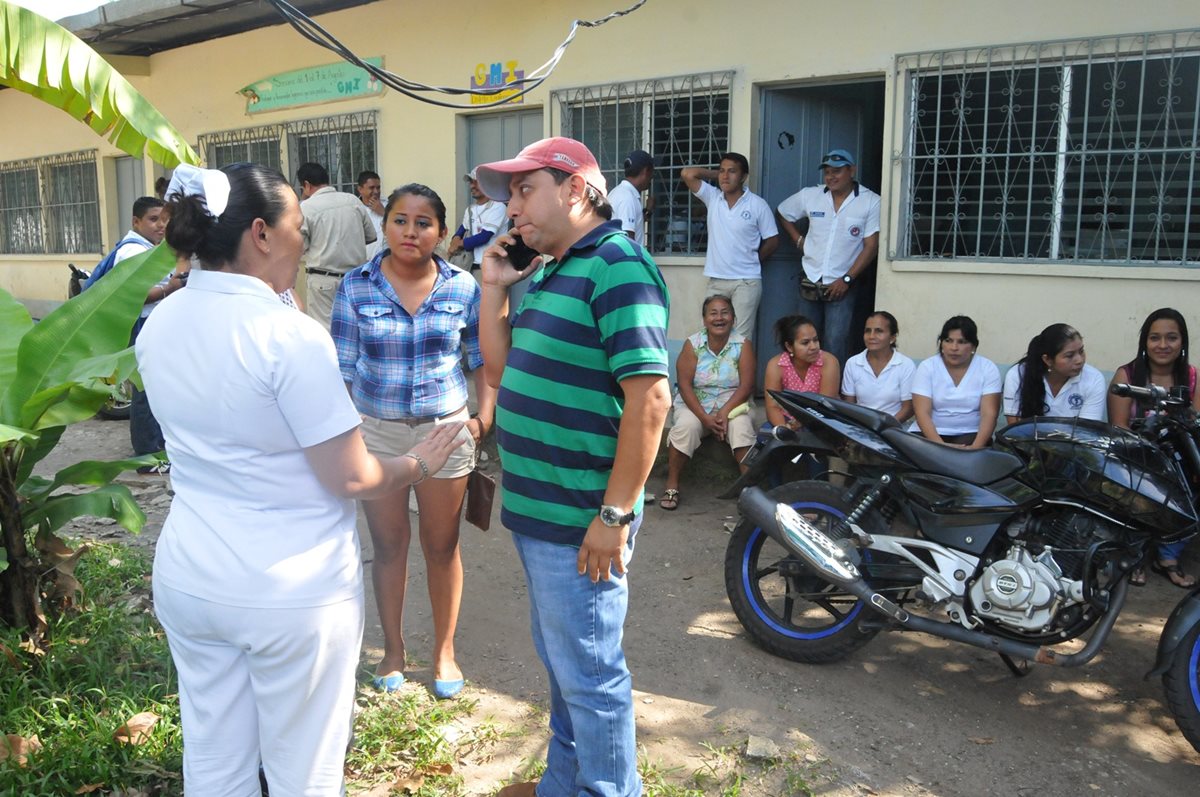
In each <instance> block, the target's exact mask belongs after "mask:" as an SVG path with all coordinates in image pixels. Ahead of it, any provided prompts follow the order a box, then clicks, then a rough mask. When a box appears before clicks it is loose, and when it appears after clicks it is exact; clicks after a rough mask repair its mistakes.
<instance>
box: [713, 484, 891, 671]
mask: <svg viewBox="0 0 1200 797" xmlns="http://www.w3.org/2000/svg"><path fill="white" fill-rule="evenodd" d="M767 495H769V496H770V497H771V498H773V499H775V500H776V501H778V502H780V503H785V504H789V505H790V506H791V507H792V508H793V509H795V510H796V511H797V512H799V513H800V514H801V515H802V516H804V518H805V519H806V520H808V521H809V522H810V523H812V524H813V525H815V526H816V527H817V528H818V529H820V530H821V531H823V532H825V533H826V534H828V535H830V536H831V537H835V538H836V537H839V536H843V535H841V534H838V533H836V532H835V531H834V527H835V526H836V525H837V522H838V521H839V520H841V519H842V518H844V517H846V516H847V515H848V514H850V511H851V510H852V508H853V507H851V506H849V505H848V504H847V502H846V501H845V499H844V498H843V497H842V490H840V489H839V488H837V487H834V486H833V485H831V484H829V483H827V482H811V481H808V482H790V483H788V484H784V485H780V486H779V487H776V488H775V489H773V490H770V491H768V493H767ZM859 526H860V527H861V528H862V529H863V530H864V531H866V532H867V533H869V534H883V533H886V528H885V527H884V524H883V522H882V520H881V519H880V518H879V517H878V516H877V515H875V514H873V513H869V514H868V515H867V516H866V517H865V518H863V519H862V520H861V521H860V522H859ZM725 592H726V594H727V595H728V596H729V603H730V605H731V606H732V607H733V611H734V614H736V615H737V618H738V621H739V622H741V624H742V627H743V628H745V629H746V631H747V632H748V633H749V634H750V636H751V637H752V638H753V639H754V641H755V643H757V644H758V645H759V646H760V647H762V648H763V649H765V650H767V651H768V652H770V653H773V654H775V655H776V656H781V657H783V658H785V659H791V660H792V661H799V662H804V663H806V664H826V663H829V662H834V661H839V660H841V659H844V658H845V657H846V656H849V655H850V654H851V653H853V652H854V651H855V650H858V649H859V648H860V647H862V646H863V645H865V644H867V642H869V641H871V638H872V637H873V636H875V634H877V633H878V632H879V628H878V627H873V628H864V627H863V623H862V621H863V620H864V619H865V618H866V615H869V614H870V610H867V609H865V608H864V607H863V605H862V601H860V600H859V599H858V598H856V597H854V596H852V595H850V594H848V593H846V592H844V591H842V590H841V589H840V588H838V587H835V586H834V585H833V584H830V583H829V582H827V581H825V580H824V579H822V578H820V577H818V576H817V575H816V574H815V573H814V572H813V571H812V570H811V569H809V568H808V566H807V565H805V564H803V563H802V562H801V561H800V560H799V558H797V557H795V556H793V555H792V554H791V553H789V552H788V551H787V550H786V549H785V548H784V547H783V546H781V545H780V544H779V543H777V542H775V541H774V540H773V539H771V537H770V536H769V535H767V534H766V533H765V532H764V531H763V530H762V529H761V528H759V527H758V526H755V525H754V524H753V523H752V522H751V521H749V520H747V519H745V518H743V519H742V520H741V522H739V523H738V525H737V527H736V528H735V529H734V530H733V536H732V537H731V538H730V540H729V545H728V547H727V548H726V549H725Z"/></svg>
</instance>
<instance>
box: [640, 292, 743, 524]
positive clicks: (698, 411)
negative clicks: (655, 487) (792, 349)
mask: <svg viewBox="0 0 1200 797" xmlns="http://www.w3.org/2000/svg"><path fill="white" fill-rule="evenodd" d="M701 315H702V316H703V319H704V329H702V330H701V331H699V332H697V333H696V334H694V335H691V336H689V337H688V339H687V340H686V341H684V344H683V350H682V351H680V353H679V359H678V360H677V361H676V363H675V374H676V378H677V379H678V389H679V392H678V393H677V394H676V396H675V404H674V408H673V409H674V424H673V425H672V426H671V431H670V432H669V433H668V435H667V486H666V489H665V490H664V491H663V495H662V498H661V499H660V500H659V502H658V505H659V506H661V507H662V508H663V509H675V508H676V507H677V506H679V477H680V475H681V474H682V473H683V466H684V465H686V464H687V462H688V460H689V459H691V457H692V454H693V453H694V452H695V450H696V449H697V448H698V447H699V446H700V441H701V440H702V439H703V438H705V437H706V436H708V435H710V434H711V435H714V436H716V438H717V439H718V440H724V441H725V442H726V443H728V444H729V447H730V448H731V449H732V450H733V456H734V458H735V459H737V461H738V464H739V467H740V466H741V461H742V458H743V457H744V456H745V455H746V451H747V450H748V449H749V448H750V446H752V445H754V422H753V420H752V419H751V417H750V415H751V414H750V412H748V411H747V410H749V406H748V403H747V402H749V400H750V395H751V393H752V391H753V390H754V367H755V365H754V349H753V347H752V346H751V345H750V341H749V340H747V339H746V338H745V337H743V336H742V335H740V334H738V333H737V332H736V331H734V324H735V322H736V318H735V317H734V313H733V301H732V300H731V299H730V298H729V297H728V296H721V295H715V296H709V297H708V298H707V299H705V300H704V304H703V305H701Z"/></svg>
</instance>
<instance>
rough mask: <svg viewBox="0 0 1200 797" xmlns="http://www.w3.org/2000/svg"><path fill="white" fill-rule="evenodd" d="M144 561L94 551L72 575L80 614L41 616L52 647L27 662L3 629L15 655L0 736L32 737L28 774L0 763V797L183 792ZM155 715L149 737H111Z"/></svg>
mask: <svg viewBox="0 0 1200 797" xmlns="http://www.w3.org/2000/svg"><path fill="white" fill-rule="evenodd" d="M149 570H150V562H149V561H148V559H147V557H146V555H145V554H144V553H142V552H141V551H139V550H137V549H133V548H127V547H125V546H121V545H113V544H95V545H94V546H93V547H92V548H91V549H90V550H89V551H88V552H86V553H85V554H84V555H83V556H82V558H81V559H80V561H79V564H78V566H77V568H76V571H75V574H76V577H77V578H78V579H79V581H80V583H81V584H82V585H83V589H84V592H83V599H82V601H81V603H80V605H79V606H78V607H77V608H74V609H69V610H67V611H65V612H63V613H61V614H59V615H56V616H51V617H48V618H47V620H48V623H49V639H50V649H49V651H48V652H47V653H45V654H44V655H37V656H35V655H33V654H30V653H27V652H25V651H22V650H21V648H20V644H21V637H20V634H19V633H18V632H16V631H14V630H12V629H0V641H2V642H3V644H4V645H5V646H6V647H7V648H8V649H9V651H12V652H13V655H12V657H8V656H7V655H6V656H4V657H3V658H0V667H3V668H4V669H5V670H6V672H5V673H4V675H3V676H2V677H0V732H2V733H9V734H16V735H19V736H22V737H26V738H29V737H32V736H37V737H38V739H39V740H40V741H41V744H42V748H41V749H40V750H38V751H35V752H33V753H31V754H30V755H29V757H28V761H27V763H26V765H25V766H20V765H19V764H17V763H16V762H14V761H12V760H11V759H10V760H9V761H4V762H0V794H14V795H16V794H21V795H50V794H68V795H69V794H75V793H76V790H77V789H80V788H82V787H85V786H93V785H95V784H102V788H101V789H100V790H101V791H103V792H111V791H114V790H118V789H123V790H135V789H140V790H142V791H143V792H145V793H147V794H154V795H177V794H181V793H182V784H181V780H180V775H179V772H180V769H181V765H182V737H181V731H180V727H179V704H178V700H177V696H176V691H177V686H176V682H175V674H174V671H173V670H172V668H171V666H170V652H169V650H168V648H167V642H166V638H165V637H164V635H163V633H162V630H161V629H160V628H159V626H158V624H157V623H156V622H155V620H154V618H153V616H152V615H151V614H150V612H149V610H148V607H149V601H148V599H147V592H148V585H147V583H146V579H145V574H146V573H148V572H149ZM145 711H149V712H153V713H154V714H156V715H158V717H159V720H158V722H157V724H155V726H154V727H153V729H152V730H151V731H150V733H149V738H148V739H147V740H146V741H145V742H144V743H143V744H139V745H130V744H122V743H120V742H117V741H115V740H114V739H113V733H114V731H116V730H117V729H118V728H119V727H120V726H121V725H122V724H123V723H124V722H125V721H126V720H127V719H129V718H130V717H131V716H133V715H134V714H138V713H140V712H145Z"/></svg>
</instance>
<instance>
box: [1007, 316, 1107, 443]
mask: <svg viewBox="0 0 1200 797" xmlns="http://www.w3.org/2000/svg"><path fill="white" fill-rule="evenodd" d="M1039 374H1040V375H1041V377H1042V378H1041V379H1037V378H1036V377H1037V376H1038V375H1039ZM1031 375H1032V376H1033V377H1034V378H1032V379H1031V378H1029V376H1031ZM1107 399H1108V385H1106V384H1105V382H1104V374H1102V373H1100V372H1099V371H1097V370H1096V369H1095V368H1093V367H1092V366H1090V365H1088V364H1087V353H1086V352H1085V351H1084V350H1083V336H1082V335H1080V334H1079V330H1077V329H1075V327H1073V326H1071V325H1070V324H1051V325H1050V326H1048V327H1046V328H1045V329H1043V330H1042V331H1041V332H1039V333H1038V334H1037V335H1035V336H1034V337H1033V339H1032V340H1030V341H1029V349H1028V350H1027V351H1026V352H1025V356H1024V357H1022V358H1021V359H1020V361H1019V362H1018V363H1017V364H1016V365H1014V366H1013V367H1012V368H1009V369H1008V373H1007V374H1005V376H1004V416H1005V418H1006V419H1007V420H1008V422H1009V423H1016V422H1017V421H1018V420H1020V419H1022V418H1033V417H1036V416H1038V415H1049V416H1053V417H1056V418H1087V419H1089V420H1093V421H1102V420H1104V405H1105V402H1106V401H1107Z"/></svg>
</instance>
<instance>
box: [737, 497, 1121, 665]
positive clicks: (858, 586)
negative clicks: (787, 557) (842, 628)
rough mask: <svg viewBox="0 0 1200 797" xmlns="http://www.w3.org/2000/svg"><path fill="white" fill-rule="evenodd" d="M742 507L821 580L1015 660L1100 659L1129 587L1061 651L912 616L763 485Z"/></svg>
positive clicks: (896, 616)
mask: <svg viewBox="0 0 1200 797" xmlns="http://www.w3.org/2000/svg"><path fill="white" fill-rule="evenodd" d="M738 509H739V510H741V512H742V514H743V515H745V516H746V517H748V518H750V520H752V521H753V522H754V524H755V525H756V526H758V527H759V528H761V529H762V530H763V532H764V533H766V534H767V535H768V536H769V537H771V539H773V540H775V541H776V542H778V543H779V544H780V545H782V546H783V547H784V548H786V549H787V550H788V551H790V552H791V553H792V554H794V555H796V556H798V557H800V559H801V560H802V561H803V562H804V563H805V564H807V565H808V566H809V567H811V568H813V570H814V571H815V572H816V573H817V574H818V575H820V576H821V577H822V578H824V579H826V580H828V581H830V582H832V583H834V584H837V585H838V586H839V587H841V588H842V589H844V590H846V591H847V592H849V593H850V594H851V595H854V596H855V597H857V598H859V599H861V600H862V601H863V602H864V603H866V604H867V605H868V606H870V607H871V608H872V609H874V610H875V611H876V612H879V613H880V614H883V615H885V616H887V617H890V618H891V619H892V620H894V621H896V622H897V623H900V624H901V625H902V626H903V627H904V628H906V629H909V630H912V631H921V632H924V633H927V634H932V635H933V636H937V637H941V638H942V639H950V640H952V641H955V642H962V643H963V644H966V645H971V646H973V647H977V648H982V649H984V650H990V651H993V652H995V653H1003V654H1005V655H1007V656H1011V657H1012V658H1017V659H1028V660H1030V661H1034V662H1037V663H1038V664H1053V665H1056V666H1059V667H1077V666H1079V665H1081V664H1086V663H1087V662H1088V661H1090V660H1091V659H1092V658H1093V657H1095V655H1096V654H1097V653H1099V652H1100V648H1101V647H1102V646H1103V645H1104V642H1105V640H1107V638H1108V635H1109V634H1110V633H1111V632H1112V629H1113V625H1114V624H1115V623H1116V620H1117V616H1118V615H1119V614H1120V613H1121V608H1122V606H1123V605H1124V603H1125V597H1126V594H1127V591H1128V588H1129V584H1128V581H1127V580H1121V581H1118V582H1117V584H1116V585H1115V587H1114V588H1113V592H1112V595H1111V596H1110V598H1109V607H1108V611H1107V612H1105V614H1104V616H1103V617H1102V618H1101V620H1100V622H1099V623H1098V624H1097V627H1096V630H1095V631H1094V632H1093V633H1092V635H1091V638H1090V639H1089V640H1088V642H1087V644H1086V645H1085V646H1084V647H1083V649H1082V650H1080V651H1078V652H1076V653H1069V654H1061V653H1059V652H1057V651H1055V650H1054V649H1053V648H1049V647H1040V646H1038V645H1031V644H1028V643H1025V642H1018V641H1016V640H1013V639H1004V638H1002V637H996V636H992V635H991V634H985V633H981V632H979V631H973V630H971V629H969V628H964V627H962V626H961V625H955V624H952V623H943V622H939V621H937V620H931V619H929V618H928V617H920V616H918V615H914V614H910V613H909V612H907V611H905V610H904V609H902V608H901V607H899V606H897V605H896V604H895V603H893V602H892V601H890V600H888V599H887V598H885V597H884V596H882V595H880V594H879V593H877V592H875V591H874V590H873V589H871V586H870V585H869V584H867V582H866V581H864V580H863V577H862V573H860V572H859V570H858V568H857V567H855V566H854V563H853V562H851V561H850V557H849V556H848V555H847V554H846V552H845V551H844V550H842V548H840V547H839V546H838V544H837V543H836V542H834V541H833V540H832V539H830V537H829V536H828V535H827V534H825V533H824V532H822V531H821V530H820V529H818V528H817V527H816V526H814V525H813V524H811V523H809V522H808V521H807V520H805V519H804V518H803V517H802V516H801V515H800V514H799V513H798V512H796V510H794V509H792V508H791V507H790V506H788V505H787V504H781V503H779V502H777V501H775V500H774V499H772V498H771V497H770V496H768V495H767V494H766V493H765V492H763V491H762V489H760V488H758V487H747V488H746V489H745V490H743V491H742V494H741V497H740V498H738Z"/></svg>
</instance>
